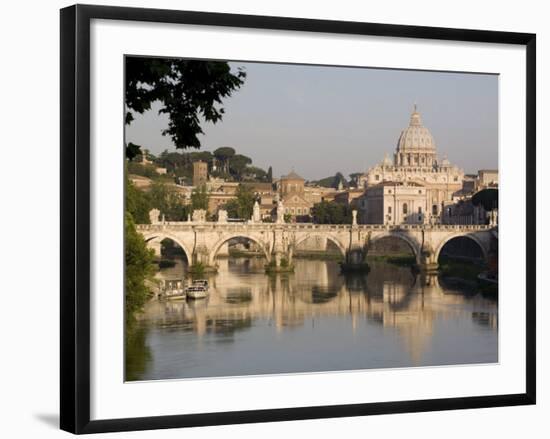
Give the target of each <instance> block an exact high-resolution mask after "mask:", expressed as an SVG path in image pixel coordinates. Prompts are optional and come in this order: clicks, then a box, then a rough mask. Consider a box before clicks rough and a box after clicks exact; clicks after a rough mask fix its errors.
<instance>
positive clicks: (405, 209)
mask: <svg viewBox="0 0 550 439" xmlns="http://www.w3.org/2000/svg"><path fill="white" fill-rule="evenodd" d="M408 211H409V206H407V203H403V215H406V214H407V212H408Z"/></svg>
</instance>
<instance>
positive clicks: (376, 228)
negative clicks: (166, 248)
mask: <svg viewBox="0 0 550 439" xmlns="http://www.w3.org/2000/svg"><path fill="white" fill-rule="evenodd" d="M137 230H138V231H139V232H140V233H141V234H142V235H143V236H144V238H145V240H146V241H147V243H148V245H149V247H150V248H153V249H155V251H156V252H157V253H160V243H161V241H163V240H164V239H167V238H168V239H171V240H172V241H174V242H175V243H176V244H177V245H179V246H180V247H181V248H182V249H183V251H184V252H185V254H186V256H187V260H188V261H189V264H190V265H195V264H198V263H200V264H202V265H203V266H204V267H205V268H207V269H209V270H212V271H215V270H216V256H217V255H218V253H219V252H220V249H222V247H223V246H224V245H226V244H227V242H228V241H229V240H230V239H233V238H247V239H249V240H250V241H253V242H255V243H256V244H257V245H258V247H259V248H260V249H261V250H262V251H263V253H264V254H265V258H266V259H267V262H268V265H271V266H272V267H274V269H275V271H277V270H278V269H279V268H282V267H287V266H290V267H291V266H292V259H293V255H294V253H295V251H296V249H297V246H298V245H299V244H300V243H302V242H304V241H305V240H307V239H309V238H320V239H326V240H328V241H331V242H333V243H334V244H335V245H336V246H337V247H338V249H340V252H341V253H342V256H343V257H344V263H343V266H348V267H351V268H352V269H353V267H356V268H361V267H364V266H366V257H367V254H368V251H369V247H371V246H372V245H373V243H375V242H376V241H377V240H379V239H382V238H386V237H394V238H398V239H401V240H403V241H405V242H406V243H407V244H408V246H409V247H410V249H411V251H412V253H413V254H414V257H415V258H416V263H417V265H418V267H419V268H420V269H421V270H425V271H433V270H436V269H437V267H438V262H437V261H438V258H439V254H440V252H441V250H442V248H443V246H444V245H445V244H446V243H447V242H448V241H450V240H451V239H453V238H457V237H465V238H468V239H471V240H473V241H474V242H476V243H477V244H478V246H479V247H480V249H481V251H482V253H483V256H484V258H485V259H486V260H487V258H488V254H489V250H490V242H491V238H492V237H493V236H494V235H495V233H494V230H495V228H494V227H493V226H489V225H412V224H411V225H405V224H403V225H382V224H380V225H376V224H369V225H362V224H361V225H359V224H349V225H330V224H311V223H295V224H287V223H262V222H254V221H247V222H206V221H187V222H157V223H155V224H142V225H138V226H137Z"/></svg>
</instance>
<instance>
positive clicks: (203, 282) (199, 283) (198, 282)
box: [191, 279, 209, 291]
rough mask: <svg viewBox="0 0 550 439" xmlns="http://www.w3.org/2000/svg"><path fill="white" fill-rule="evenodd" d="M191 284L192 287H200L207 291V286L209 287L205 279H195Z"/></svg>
mask: <svg viewBox="0 0 550 439" xmlns="http://www.w3.org/2000/svg"><path fill="white" fill-rule="evenodd" d="M191 286H193V287H202V288H204V289H205V290H206V291H208V288H209V285H208V281H207V280H206V279H196V280H194V281H193V283H192V284H191Z"/></svg>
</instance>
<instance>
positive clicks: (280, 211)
mask: <svg viewBox="0 0 550 439" xmlns="http://www.w3.org/2000/svg"><path fill="white" fill-rule="evenodd" d="M284 222H285V206H284V204H283V201H282V200H279V202H278V203H277V224H284Z"/></svg>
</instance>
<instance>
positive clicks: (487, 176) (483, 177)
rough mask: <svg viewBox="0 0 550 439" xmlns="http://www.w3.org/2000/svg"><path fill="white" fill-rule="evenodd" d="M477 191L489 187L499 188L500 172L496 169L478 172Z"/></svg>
mask: <svg viewBox="0 0 550 439" xmlns="http://www.w3.org/2000/svg"><path fill="white" fill-rule="evenodd" d="M477 181H478V186H477V190H478V191H479V190H481V189H485V188H488V187H498V170H495V169H480V170H479V171H477Z"/></svg>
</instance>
